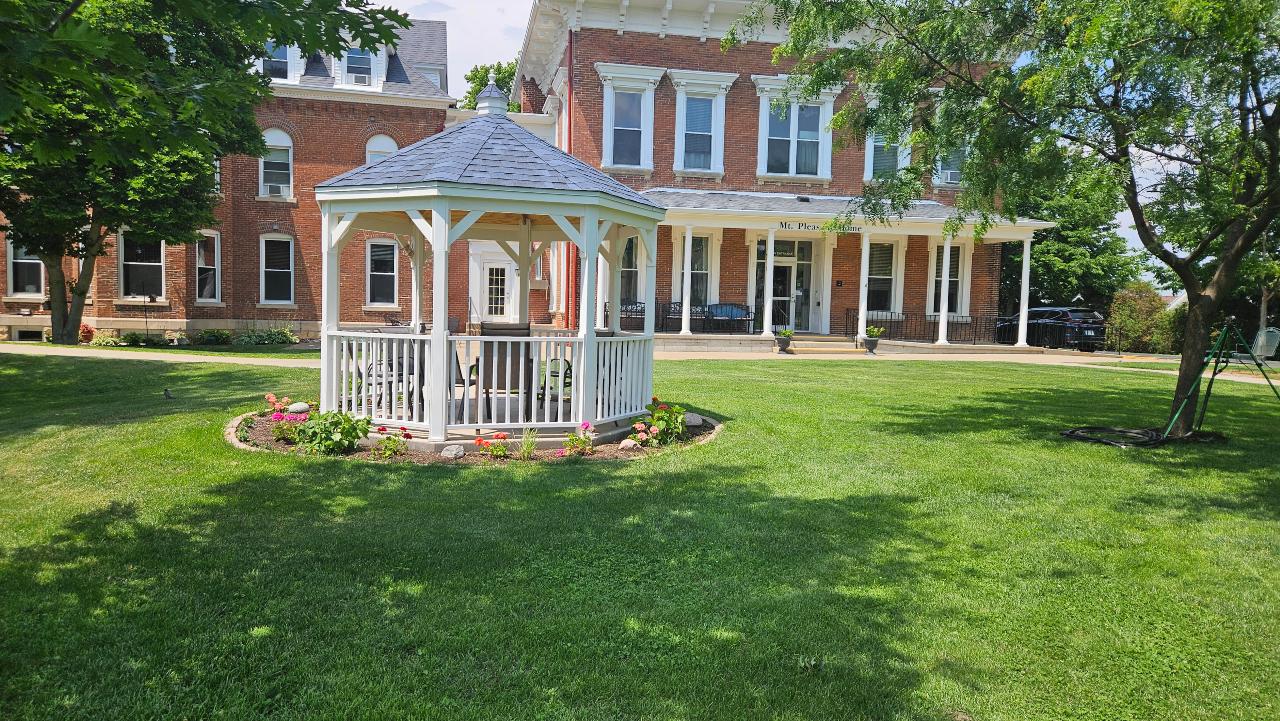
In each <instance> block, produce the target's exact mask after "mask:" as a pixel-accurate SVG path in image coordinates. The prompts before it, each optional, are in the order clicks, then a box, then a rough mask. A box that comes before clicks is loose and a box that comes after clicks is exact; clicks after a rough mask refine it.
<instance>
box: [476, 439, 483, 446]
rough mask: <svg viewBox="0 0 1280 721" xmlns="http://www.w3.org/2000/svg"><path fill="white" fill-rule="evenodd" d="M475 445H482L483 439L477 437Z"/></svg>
mask: <svg viewBox="0 0 1280 721" xmlns="http://www.w3.org/2000/svg"><path fill="white" fill-rule="evenodd" d="M476 445H477V446H483V445H484V439H483V438H477V439H476Z"/></svg>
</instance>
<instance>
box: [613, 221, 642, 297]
mask: <svg viewBox="0 0 1280 721" xmlns="http://www.w3.org/2000/svg"><path fill="white" fill-rule="evenodd" d="M639 242H640V239H639V238H636V237H634V236H632V237H630V238H627V244H626V245H624V246H623V247H622V265H621V269H620V270H619V271H618V272H619V276H620V279H621V285H622V302H623V303H624V304H625V303H635V302H636V301H638V300H639V299H640V266H639V264H638V263H637V261H636V244H637V243H639Z"/></svg>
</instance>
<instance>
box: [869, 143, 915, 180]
mask: <svg viewBox="0 0 1280 721" xmlns="http://www.w3.org/2000/svg"><path fill="white" fill-rule="evenodd" d="M866 153H867V156H866V158H867V160H866V168H865V172H864V173H863V176H862V179H863V180H883V179H885V178H892V177H893V176H895V175H897V174H898V171H899V170H901V169H902V168H904V167H906V166H907V165H909V164H910V163H911V150H910V147H909V146H906V145H902V144H899V143H894V142H889V141H887V140H885V138H884V137H883V136H881V135H877V134H874V133H872V134H869V135H867V145H866Z"/></svg>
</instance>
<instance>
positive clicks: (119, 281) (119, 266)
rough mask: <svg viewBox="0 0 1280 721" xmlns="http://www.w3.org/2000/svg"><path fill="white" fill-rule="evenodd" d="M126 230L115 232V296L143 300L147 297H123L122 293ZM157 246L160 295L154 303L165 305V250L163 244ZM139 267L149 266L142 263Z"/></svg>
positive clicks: (166, 297)
mask: <svg viewBox="0 0 1280 721" xmlns="http://www.w3.org/2000/svg"><path fill="white" fill-rule="evenodd" d="M128 230H129V229H128V228H121V229H120V230H117V231H116V244H117V248H116V296H117V298H118V299H119V300H138V299H143V300H145V299H146V297H147V296H145V295H125V292H124V238H125V234H126V233H127V232H128ZM159 245H160V295H157V296H156V302H157V303H165V302H168V296H169V294H168V290H169V277H168V276H169V264H168V263H167V262H166V261H165V250H166V249H167V248H166V246H165V244H164V243H159ZM140 265H150V264H149V263H144V264H140Z"/></svg>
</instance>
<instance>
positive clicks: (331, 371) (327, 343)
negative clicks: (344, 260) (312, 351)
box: [320, 207, 340, 411]
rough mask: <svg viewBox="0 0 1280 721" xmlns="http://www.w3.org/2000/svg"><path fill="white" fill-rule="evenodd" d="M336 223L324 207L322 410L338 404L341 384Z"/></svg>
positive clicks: (321, 290) (321, 347)
mask: <svg viewBox="0 0 1280 721" xmlns="http://www.w3.org/2000/svg"><path fill="white" fill-rule="evenodd" d="M333 241H334V238H333V224H332V222H331V218H330V215H329V209H328V208H323V207H322V208H321V209H320V265H321V277H322V278H323V285H322V286H321V288H320V336H321V343H320V410H321V411H331V410H333V407H334V390H335V389H336V386H337V383H338V381H337V377H338V376H337V373H336V371H337V367H336V364H337V360H336V358H335V353H334V352H333V348H332V347H331V346H332V345H333V339H332V338H330V337H329V334H330V333H331V332H333V331H336V330H337V329H338V312H339V302H338V293H339V280H340V278H339V274H338V259H337V258H336V257H334V251H333Z"/></svg>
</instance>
